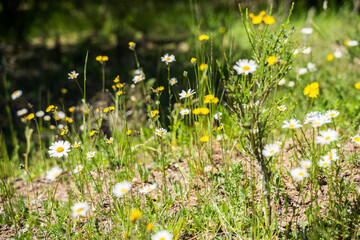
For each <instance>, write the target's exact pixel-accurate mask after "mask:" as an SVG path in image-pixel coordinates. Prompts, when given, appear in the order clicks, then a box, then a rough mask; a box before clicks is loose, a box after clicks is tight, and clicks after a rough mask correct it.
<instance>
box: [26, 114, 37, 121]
mask: <svg viewBox="0 0 360 240" xmlns="http://www.w3.org/2000/svg"><path fill="white" fill-rule="evenodd" d="M34 117H35V115H34V114H33V113H30V114H29V115H27V116H26V117H25V118H26V119H27V120H31V119H33V118H34Z"/></svg>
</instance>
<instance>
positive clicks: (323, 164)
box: [318, 159, 331, 168]
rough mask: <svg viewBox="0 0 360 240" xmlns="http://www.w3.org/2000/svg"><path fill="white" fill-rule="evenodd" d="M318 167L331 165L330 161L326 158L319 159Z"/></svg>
mask: <svg viewBox="0 0 360 240" xmlns="http://www.w3.org/2000/svg"><path fill="white" fill-rule="evenodd" d="M318 165H319V167H322V168H325V167H328V166H330V165H331V161H330V160H327V159H323V160H320V161H319V162H318Z"/></svg>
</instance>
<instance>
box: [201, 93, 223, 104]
mask: <svg viewBox="0 0 360 240" xmlns="http://www.w3.org/2000/svg"><path fill="white" fill-rule="evenodd" d="M218 102H219V99H218V98H217V97H215V96H214V95H212V94H209V95H206V96H205V99H204V103H215V104H216V103H218Z"/></svg>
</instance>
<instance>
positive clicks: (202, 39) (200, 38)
mask: <svg viewBox="0 0 360 240" xmlns="http://www.w3.org/2000/svg"><path fill="white" fill-rule="evenodd" d="M199 40H200V41H206V40H209V36H208V35H205V34H203V35H200V36H199Z"/></svg>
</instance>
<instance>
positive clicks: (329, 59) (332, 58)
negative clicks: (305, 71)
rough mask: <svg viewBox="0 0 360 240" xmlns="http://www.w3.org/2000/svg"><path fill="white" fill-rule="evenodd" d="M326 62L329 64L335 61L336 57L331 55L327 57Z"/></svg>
mask: <svg viewBox="0 0 360 240" xmlns="http://www.w3.org/2000/svg"><path fill="white" fill-rule="evenodd" d="M326 60H328V61H329V62H331V61H332V60H334V55H332V54H329V55H327V56H326Z"/></svg>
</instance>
